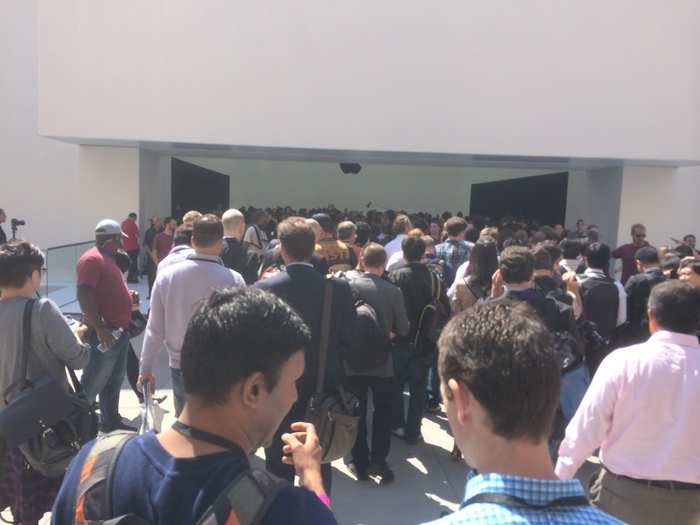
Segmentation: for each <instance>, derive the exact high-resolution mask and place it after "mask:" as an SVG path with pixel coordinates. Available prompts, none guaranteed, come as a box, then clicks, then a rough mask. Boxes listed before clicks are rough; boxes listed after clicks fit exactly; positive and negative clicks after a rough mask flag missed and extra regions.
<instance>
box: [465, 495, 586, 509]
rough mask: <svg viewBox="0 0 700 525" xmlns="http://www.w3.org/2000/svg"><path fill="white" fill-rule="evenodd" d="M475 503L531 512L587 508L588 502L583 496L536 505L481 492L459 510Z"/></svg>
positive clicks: (505, 496)
mask: <svg viewBox="0 0 700 525" xmlns="http://www.w3.org/2000/svg"><path fill="white" fill-rule="evenodd" d="M476 503H492V504H494V505H503V506H504V507H519V508H526V509H531V510H548V509H553V508H558V507H583V506H586V507H587V506H589V505H590V502H589V501H588V499H587V498H586V497H585V496H566V497H563V498H557V499H554V500H552V501H550V502H548V503H545V504H544V505H536V504H534V503H530V502H529V501H526V500H524V499H523V498H519V497H517V496H511V495H510V494H503V493H496V492H482V493H481V494H477V495H476V496H473V497H471V498H469V499H468V500H467V501H465V502H464V503H462V505H461V506H460V508H461V509H463V508H464V507H466V506H467V505H473V504H476Z"/></svg>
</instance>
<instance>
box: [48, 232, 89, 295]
mask: <svg viewBox="0 0 700 525" xmlns="http://www.w3.org/2000/svg"><path fill="white" fill-rule="evenodd" d="M94 242H95V241H94V240H90V241H83V242H74V243H70V244H61V245H58V246H51V247H49V248H47V249H46V261H45V265H46V287H45V289H44V295H45V296H46V297H48V296H49V282H50V278H49V272H50V271H51V265H50V264H49V255H50V253H51V252H52V251H56V250H61V249H66V248H76V247H78V246H83V245H88V244H93V243H94ZM72 302H73V301H68V302H66V303H63V304H59V305H58V307H59V308H64V307H65V306H67V305H69V304H70V303H72Z"/></svg>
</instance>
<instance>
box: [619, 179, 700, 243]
mask: <svg viewBox="0 0 700 525" xmlns="http://www.w3.org/2000/svg"><path fill="white" fill-rule="evenodd" d="M699 203H700V168H698V167H693V168H679V169H660V168H634V167H626V168H625V169H624V175H623V180H622V199H621V203H620V222H619V230H618V240H619V242H620V243H623V242H630V227H631V226H632V224H635V223H637V222H640V223H642V224H644V225H646V227H647V240H648V241H649V242H650V243H651V244H652V245H654V246H669V245H670V246H673V242H672V241H671V239H670V237H674V238H676V239H679V238H682V237H683V235H686V234H688V233H693V234H695V235H700V227H699V226H700V224H699V219H700V213H698V205H699Z"/></svg>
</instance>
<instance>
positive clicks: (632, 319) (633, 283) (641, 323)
mask: <svg viewBox="0 0 700 525" xmlns="http://www.w3.org/2000/svg"><path fill="white" fill-rule="evenodd" d="M665 280H666V276H665V275H664V274H663V272H662V271H661V269H660V268H654V269H653V270H647V271H645V272H642V273H638V274H636V275H633V276H632V277H630V278H629V279H628V280H627V283H625V292H627V320H628V321H629V323H630V330H631V332H632V335H633V336H634V337H635V338H636V340H637V341H638V342H641V341H644V340H646V339H647V338H648V337H649V320H648V319H647V303H648V302H649V295H651V289H652V288H653V287H654V286H656V285H657V284H659V283H662V282H664V281H665Z"/></svg>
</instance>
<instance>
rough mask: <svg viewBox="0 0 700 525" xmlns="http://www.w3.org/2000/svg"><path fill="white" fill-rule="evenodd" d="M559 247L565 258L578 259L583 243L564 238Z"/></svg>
mask: <svg viewBox="0 0 700 525" xmlns="http://www.w3.org/2000/svg"><path fill="white" fill-rule="evenodd" d="M559 249H560V250H561V254H562V257H564V259H576V257H578V256H579V255H581V243H580V242H578V241H577V240H575V239H564V240H563V241H561V242H560V243H559Z"/></svg>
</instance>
